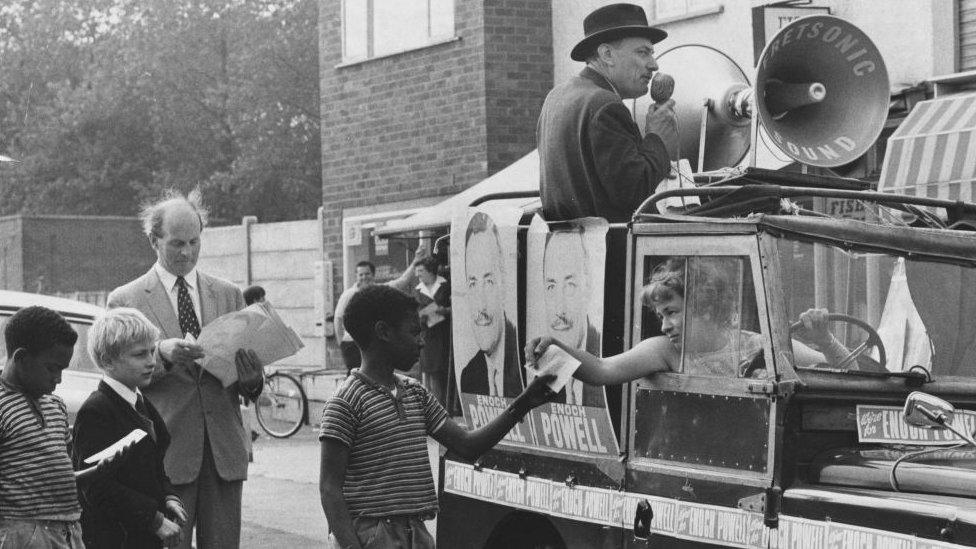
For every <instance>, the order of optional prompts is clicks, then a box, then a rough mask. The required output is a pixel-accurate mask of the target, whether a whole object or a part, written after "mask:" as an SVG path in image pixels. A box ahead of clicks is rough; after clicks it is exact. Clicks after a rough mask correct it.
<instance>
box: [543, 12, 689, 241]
mask: <svg viewBox="0 0 976 549" xmlns="http://www.w3.org/2000/svg"><path fill="white" fill-rule="evenodd" d="M583 31H584V33H585V35H586V36H585V37H584V38H583V40H581V41H580V42H579V43H578V44H577V45H576V46H575V47H574V48H573V50H572V52H571V53H570V57H571V58H572V59H573V60H574V61H585V62H586V67H585V68H584V69H583V71H582V72H580V73H579V75H578V76H575V77H573V78H572V79H570V80H569V81H568V82H566V83H564V84H561V85H559V86H557V87H555V88H553V90H552V91H551V92H549V95H548V96H547V97H546V100H545V102H544V103H543V105H542V111H541V112H540V114H539V122H538V124H537V126H536V141H537V142H538V144H539V167H540V172H539V192H540V195H541V198H542V214H543V216H544V217H545V218H546V220H548V221H561V220H567V219H576V218H580V217H589V216H597V217H604V218H606V219H607V220H609V221H610V222H611V223H613V222H618V223H620V222H627V221H630V218H631V216H633V214H634V210H635V209H636V208H637V207H638V206H639V205H640V203H641V202H643V201H644V199H645V198H647V197H648V196H650V195H651V193H653V192H654V189H655V188H657V186H658V184H659V183H660V182H661V181H662V180H663V179H664V178H665V177H667V176H668V174H669V173H670V171H671V164H670V161H671V160H677V159H678V130H677V120H676V118H675V114H674V101H673V100H671V99H668V100H667V101H666V102H665V103H663V104H661V105H658V104H657V103H654V104H653V105H651V107H650V109H649V110H648V113H647V125H646V128H647V133H646V134H645V135H641V131H640V129H639V128H638V126H637V124H636V123H635V122H634V119H633V118H632V117H631V114H630V111H628V110H627V107H626V106H625V105H624V100H626V99H633V98H636V97H641V96H643V95H646V94H647V89H648V84H649V83H650V81H651V76H652V75H653V74H654V72H655V71H656V70H657V68H658V67H657V62H656V61H655V60H654V44H656V43H657V42H660V41H661V40H663V39H664V38H665V37H666V36H667V33H666V32H664V31H663V30H660V29H657V28H654V27H650V26H648V24H647V16H646V15H645V14H644V10H643V8H641V7H640V6H637V5H634V4H611V5H608V6H603V7H600V8H598V9H596V10H594V11H593V12H592V13H591V14H589V15H588V16H586V19H584V20H583Z"/></svg>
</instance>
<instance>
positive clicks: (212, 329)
mask: <svg viewBox="0 0 976 549" xmlns="http://www.w3.org/2000/svg"><path fill="white" fill-rule="evenodd" d="M197 345H199V346H200V347H202V348H203V353H204V357H203V358H202V359H200V360H199V361H198V362H199V364H200V366H202V367H203V368H204V369H205V370H207V371H208V372H210V373H211V374H213V375H214V376H216V377H217V379H219V380H220V382H221V383H222V384H223V385H224V387H227V386H229V385H231V384H232V383H234V382H235V381H237V364H236V362H235V359H234V357H235V354H236V353H237V350H238V349H253V350H254V352H255V353H257V355H258V359H260V360H261V364H265V365H266V364H270V363H272V362H274V361H276V360H281V359H282V358H285V357H289V356H291V355H293V354H295V353H297V352H298V350H299V349H301V348H302V347H304V344H303V343H302V340H301V338H299V337H298V334H296V333H295V331H294V330H292V329H291V328H289V327H288V326H286V325H285V323H284V322H282V320H281V317H279V316H278V313H277V312H276V311H275V310H274V308H273V307H271V304H270V303H268V302H264V303H254V304H253V305H249V306H247V307H245V308H243V309H241V310H240V311H234V312H232V313H227V314H225V315H223V316H221V317H220V318H217V319H216V320H214V321H213V322H211V323H210V324H207V325H206V326H204V327H203V329H202V330H201V331H200V335H199V337H197Z"/></svg>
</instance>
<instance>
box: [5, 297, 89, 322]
mask: <svg viewBox="0 0 976 549" xmlns="http://www.w3.org/2000/svg"><path fill="white" fill-rule="evenodd" d="M33 305H40V306H42V307H47V308H48V309H54V310H55V311H58V312H59V313H61V314H63V315H64V316H66V317H73V318H80V319H88V320H91V319H93V318H95V317H96V316H98V315H100V314H101V313H102V312H103V311H105V309H104V308H102V307H99V306H98V305H94V304H92V303H85V302H83V301H77V300H74V299H66V298H63V297H55V296H51V295H41V294H32V293H28V292H15V291H12V290H0V314H2V313H4V312H10V313H13V312H15V311H19V310H20V309H23V308H24V307H30V306H33Z"/></svg>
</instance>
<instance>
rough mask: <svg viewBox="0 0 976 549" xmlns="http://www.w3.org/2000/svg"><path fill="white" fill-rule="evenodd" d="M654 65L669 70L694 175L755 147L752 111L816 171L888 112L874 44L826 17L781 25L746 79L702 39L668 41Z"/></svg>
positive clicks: (856, 147)
mask: <svg viewBox="0 0 976 549" xmlns="http://www.w3.org/2000/svg"><path fill="white" fill-rule="evenodd" d="M657 62H658V66H659V70H660V72H664V73H667V74H670V75H671V76H673V77H674V80H675V85H674V94H673V96H672V97H673V99H674V100H675V113H676V115H677V119H678V131H679V136H680V141H681V156H682V157H683V158H688V159H689V161H690V162H691V164H692V169H693V170H694V171H696V172H702V171H710V170H715V169H719V168H723V167H729V166H735V165H737V164H739V163H740V162H741V161H742V159H743V158H744V157H745V155H746V153H747V152H748V151H749V149H750V146H754V139H755V138H754V137H753V136H752V135H751V128H750V124H751V118H752V117H753V116H754V115H757V116H758V119H759V120H758V121H759V123H761V124H762V125H763V127H764V129H765V131H766V133H767V134H768V136H769V138H770V139H769V140H768V141H770V142H771V143H772V144H775V145H776V146H777V147H778V148H780V149H781V150H782V151H783V153H784V154H786V155H787V156H789V157H790V158H792V159H793V160H795V161H797V162H801V163H804V164H808V165H811V166H818V167H825V168H829V167H834V166H842V165H844V164H848V163H850V162H853V161H854V160H856V159H857V158H858V157H860V156H861V155H863V154H864V152H865V151H867V150H868V149H869V148H870V147H871V146H872V145H873V144H874V142H875V140H876V139H877V138H878V135H879V134H880V133H881V130H882V129H883V128H884V123H885V120H886V118H887V115H888V102H889V97H890V96H889V94H890V91H889V83H888V72H887V69H886V68H885V64H884V61H883V59H882V57H881V53H880V51H879V50H878V48H877V47H876V46H875V45H874V43H873V42H871V40H870V39H869V38H868V37H867V35H865V34H864V33H863V32H862V31H861V30H860V29H858V28H857V27H855V26H854V25H852V24H851V23H848V22H847V21H844V20H843V19H839V18H837V17H832V16H829V15H812V16H808V17H803V18H801V19H797V20H796V21H794V22H792V23H790V24H789V25H787V26H786V27H783V28H782V29H781V30H780V31H779V32H778V33H777V34H776V35H775V36H774V37H773V38H772V40H770V41H769V43H768V44H767V45H766V48H765V49H764V50H763V53H762V55H761V56H760V58H759V64H758V67H757V69H756V83H755V86H750V85H749V80H748V78H747V77H746V75H745V73H744V72H743V71H742V69H740V68H739V66H738V65H737V64H736V63H735V62H734V61H733V60H732V59H730V58H729V57H728V56H726V55H725V54H723V53H722V52H720V51H718V50H716V49H714V48H711V47H709V46H703V45H683V46H677V47H675V48H672V49H669V50H667V51H665V52H664V53H662V54H661V55H660V56H659V57H658V59H657ZM649 103H650V99H649V98H648V97H646V96H645V97H644V98H641V99H639V100H638V101H637V103H635V113H644V112H646V106H647V105H648V104H649ZM757 133H758V132H757ZM702 135H704V136H705V148H704V151H703V153H704V154H702V155H701V159H702V161H701V166H699V165H698V164H699V162H698V158H699V146H700V144H701V143H700V141H701V136H702Z"/></svg>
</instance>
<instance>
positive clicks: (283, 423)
mask: <svg viewBox="0 0 976 549" xmlns="http://www.w3.org/2000/svg"><path fill="white" fill-rule="evenodd" d="M307 408H308V401H307V400H306V399H305V392H304V391H303V390H302V384H301V383H299V382H298V380H297V379H295V378H294V377H292V376H290V375H288V374H285V373H281V372H275V373H273V374H271V375H269V376H268V377H266V378H265V380H264V391H262V392H261V396H259V397H258V400H257V403H256V404H255V408H254V411H255V412H256V414H255V415H257V419H258V424H259V425H261V428H262V429H264V430H265V432H267V433H268V434H269V435H271V436H273V437H275V438H287V437H290V436H292V435H294V434H295V433H297V432H298V430H299V429H301V427H302V423H304V421H305V417H306V416H305V413H306V409H307Z"/></svg>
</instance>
